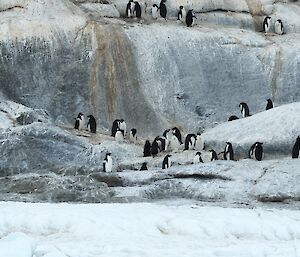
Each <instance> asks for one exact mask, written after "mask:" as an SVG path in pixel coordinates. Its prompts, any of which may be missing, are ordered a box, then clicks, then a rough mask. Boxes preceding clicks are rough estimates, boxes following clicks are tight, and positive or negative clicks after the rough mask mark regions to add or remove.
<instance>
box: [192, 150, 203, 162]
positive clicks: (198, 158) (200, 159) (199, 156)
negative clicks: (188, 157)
mask: <svg viewBox="0 0 300 257" xmlns="http://www.w3.org/2000/svg"><path fill="white" fill-rule="evenodd" d="M193 163H194V164H196V163H203V160H202V157H201V153H200V152H197V153H196V155H195V157H194V161H193Z"/></svg>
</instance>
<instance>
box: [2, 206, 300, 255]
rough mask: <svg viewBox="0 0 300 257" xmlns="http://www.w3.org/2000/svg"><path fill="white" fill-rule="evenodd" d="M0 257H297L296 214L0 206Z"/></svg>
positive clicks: (299, 224) (299, 220) (299, 230)
mask: <svg viewBox="0 0 300 257" xmlns="http://www.w3.org/2000/svg"><path fill="white" fill-rule="evenodd" d="M0 209H1V212H0V256H1V257H2V256H3V257H29V256H34V257H42V256H47V257H77V256H78V257H79V256H80V257H96V256H97V257H100V256H110V257H115V256H118V257H123V256H131V257H135V256H137V257H140V256H153V257H154V256H155V257H161V256H164V257H168V256H172V257H176V256H187V257H189V256H207V257H209V256H231V257H232V256H239V257H240V256H245V257H246V256H247V257H248V256H249V257H250V256H255V257H260V256H272V257H276V256H278V257H279V256H280V257H282V256H289V257H293V256H295V257H296V256H299V253H300V212H299V211H291V210H276V209H268V210H263V209H234V208H220V207H200V206H197V205H195V204H192V203H180V204H176V203H171V204H168V205H162V204H99V205H94V204H89V205H80V204H79V205H71V204H24V203H12V202H2V203H0Z"/></svg>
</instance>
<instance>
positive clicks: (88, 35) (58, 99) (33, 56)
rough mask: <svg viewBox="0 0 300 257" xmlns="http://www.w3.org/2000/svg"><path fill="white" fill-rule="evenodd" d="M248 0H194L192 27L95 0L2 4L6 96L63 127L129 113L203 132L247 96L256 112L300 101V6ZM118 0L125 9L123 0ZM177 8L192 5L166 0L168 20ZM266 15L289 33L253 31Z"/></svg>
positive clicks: (132, 121) (156, 127) (144, 127)
mask: <svg viewBox="0 0 300 257" xmlns="http://www.w3.org/2000/svg"><path fill="white" fill-rule="evenodd" d="M251 2H253V3H252V4H250V1H226V2H224V1H223V2H222V4H220V3H219V2H218V1H215V2H214V1H213V2H211V1H206V2H205V1H201V2H200V1H199V2H198V1H195V2H194V4H193V5H194V9H195V11H199V12H202V13H199V14H197V16H198V18H199V19H198V23H199V25H198V26H196V27H194V28H189V29H188V28H186V27H184V26H182V25H180V24H175V23H174V22H172V21H168V22H167V23H165V22H164V23H162V22H160V21H158V22H155V23H156V24H151V25H146V23H149V22H150V23H151V21H150V19H149V16H147V15H148V14H147V15H146V16H145V24H144V25H141V24H136V23H131V24H132V25H131V26H128V23H125V22H123V21H121V20H116V19H105V18H104V19H103V18H101V12H102V11H103V12H104V13H105V12H107V13H112V12H115V11H112V9H109V8H110V7H109V8H107V7H101V6H102V4H99V3H95V1H92V3H83V2H82V1H80V4H78V2H77V1H76V2H75V3H76V4H78V6H76V5H75V4H73V3H71V2H69V1H67V0H64V1H58V0H51V1H47V3H36V2H35V1H27V2H26V3H25V4H24V1H15V2H14V1H6V2H5V1H4V2H3V3H2V4H1V6H0V8H1V10H3V11H2V12H1V13H0V31H1V32H0V40H1V45H0V52H1V61H0V74H1V77H0V78H1V79H0V83H1V93H2V95H4V97H6V98H8V99H10V100H14V101H17V102H19V103H22V104H25V105H26V106H29V107H33V108H40V109H45V110H47V111H48V112H49V114H50V115H52V116H53V117H54V120H56V122H57V123H59V124H70V123H72V121H73V118H74V117H75V116H76V115H77V113H78V112H79V111H81V112H84V113H86V114H90V113H92V114H94V116H95V117H96V118H97V121H98V123H100V124H101V125H102V127H105V128H110V124H111V123H112V121H113V120H114V119H116V118H120V117H122V118H124V119H126V120H127V122H128V124H129V127H136V128H137V129H138V130H139V131H140V132H141V133H143V134H144V135H148V134H152V135H155V134H157V133H161V132H162V131H163V130H164V129H165V128H166V127H169V126H171V125H174V124H176V125H177V126H179V127H181V128H183V129H184V130H185V131H195V132H196V131H202V130H203V129H205V128H207V127H212V126H213V125H214V124H216V123H219V122H222V121H225V120H227V118H228V116H230V115H232V114H236V113H238V108H237V105H238V104H239V102H240V101H246V102H248V103H249V104H250V105H251V109H252V110H253V112H257V111H259V110H261V107H262V103H263V102H264V100H265V99H266V98H270V97H271V98H272V99H273V100H274V101H275V103H276V104H277V105H281V104H283V103H289V102H294V101H299V99H300V96H299V90H298V84H299V81H300V79H299V74H300V72H299V70H300V66H299V63H298V59H299V56H298V53H299V44H298V41H299V39H300V36H299V34H296V33H292V32H299V29H298V22H296V20H298V18H299V16H300V7H299V3H297V2H296V3H288V4H282V3H276V4H273V3H272V2H271V1H262V2H260V1H251ZM113 3H114V4H115V5H116V6H117V9H118V11H119V12H120V13H121V8H118V6H119V5H121V6H123V5H124V4H125V3H126V2H125V3H123V2H122V1H118V2H113ZM237 3H238V4H237ZM179 4H186V3H185V2H180V1H177V2H174V3H173V2H172V3H171V2H170V3H168V5H169V9H170V16H172V12H173V13H174V14H175V13H176V8H177V7H176V6H177V5H179ZM97 5H99V7H97ZM91 6H92V7H91ZM103 6H104V5H103ZM149 6H151V3H150V2H149V3H148V4H147V8H149ZM91 8H92V10H91ZM112 8H113V7H112ZM269 9H270V10H269ZM101 10H102V11H101ZM147 10H148V9H146V12H147ZM219 10H221V12H220V11H219ZM267 10H269V11H267ZM224 11H226V12H224ZM227 11H235V13H234V14H232V13H228V12H227ZM91 12H94V14H92V16H90V18H88V17H87V16H86V14H88V13H91ZM97 12H98V13H99V16H97V15H95V13H97ZM291 12H292V15H289V14H290V13H291ZM212 14H213V15H214V16H215V17H217V20H216V19H212V17H211V16H210V15H212ZM266 14H271V15H274V18H275V19H276V18H277V17H281V18H282V19H283V20H284V22H285V28H286V31H287V35H284V36H273V35H270V36H267V37H265V36H264V35H263V34H261V33H257V32H253V30H259V29H258V26H257V24H258V23H259V24H260V23H261V21H262V19H263V16H264V15H266ZM117 15H118V14H117V13H114V14H112V15H111V16H114V17H115V16H117ZM143 15H144V14H143ZM233 15H235V17H234V19H233V18H232V17H233ZM103 16H105V15H103ZM108 16H109V15H108ZM285 17H286V19H285ZM171 18H172V17H171ZM21 20H22V24H21V23H20V22H21ZM258 20H259V22H257V21H258ZM23 21H24V22H23ZM10 22H13V23H14V26H13V27H12V26H11V25H10V24H11V23H10ZM37 24H39V25H37ZM243 24H244V25H243ZM216 26H217V27H216ZM230 27H231V28H230ZM239 28H245V29H247V30H240V29H239Z"/></svg>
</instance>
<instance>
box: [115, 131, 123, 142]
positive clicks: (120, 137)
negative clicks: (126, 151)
mask: <svg viewBox="0 0 300 257" xmlns="http://www.w3.org/2000/svg"><path fill="white" fill-rule="evenodd" d="M115 140H116V141H117V142H123V141H124V131H123V130H122V129H119V128H118V130H117V132H116V134H115Z"/></svg>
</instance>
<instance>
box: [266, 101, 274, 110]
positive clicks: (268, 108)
mask: <svg viewBox="0 0 300 257" xmlns="http://www.w3.org/2000/svg"><path fill="white" fill-rule="evenodd" d="M272 108H273V102H272V100H271V99H268V100H267V106H266V110H270V109H272Z"/></svg>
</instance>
